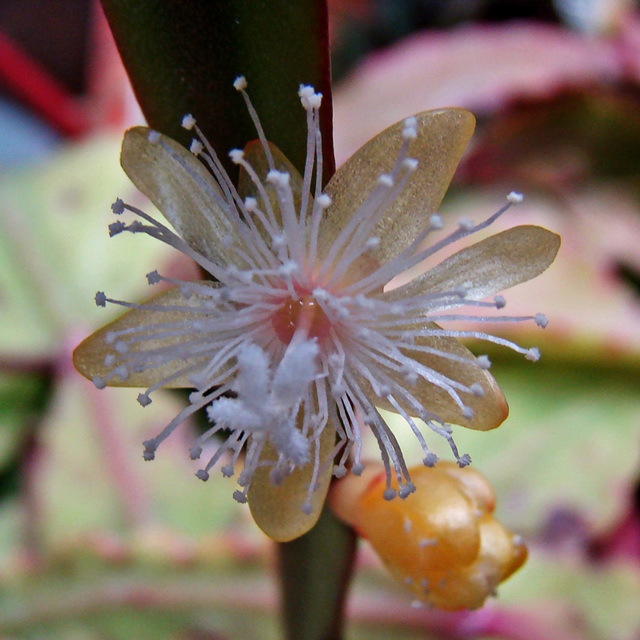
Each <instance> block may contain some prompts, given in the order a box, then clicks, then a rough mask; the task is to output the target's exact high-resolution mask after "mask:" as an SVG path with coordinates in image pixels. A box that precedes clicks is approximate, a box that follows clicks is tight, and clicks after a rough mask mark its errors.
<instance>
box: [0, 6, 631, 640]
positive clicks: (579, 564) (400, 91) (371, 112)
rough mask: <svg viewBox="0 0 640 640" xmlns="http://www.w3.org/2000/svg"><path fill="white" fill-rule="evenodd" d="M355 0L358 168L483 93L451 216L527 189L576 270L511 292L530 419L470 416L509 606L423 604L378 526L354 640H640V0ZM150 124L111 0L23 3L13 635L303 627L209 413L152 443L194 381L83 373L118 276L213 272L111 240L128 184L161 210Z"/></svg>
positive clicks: (8, 133) (516, 402) (341, 147)
mask: <svg viewBox="0 0 640 640" xmlns="http://www.w3.org/2000/svg"><path fill="white" fill-rule="evenodd" d="M330 11H331V33H332V55H333V69H334V79H335V94H334V99H335V104H334V107H335V141H336V154H337V159H338V162H339V163H340V162H342V161H344V160H345V159H346V158H347V157H348V156H349V155H350V154H351V153H352V152H353V151H355V150H356V149H357V148H358V147H359V146H360V145H361V144H362V143H363V142H365V141H366V140H368V139H369V138H370V137H372V136H373V135H375V134H376V133H377V132H379V131H380V130H382V129H383V128H385V127H386V126H388V125H390V124H392V123H394V122H395V121H397V120H399V119H401V118H403V117H406V116H408V115H410V114H412V113H415V112H417V111H421V110H424V109H430V108H438V107H443V106H463V107H467V108H468V109H470V110H471V111H473V112H474V113H475V114H476V115H477V117H478V129H477V133H476V135H475V136H474V138H473V140H472V143H471V145H470V147H469V149H468V152H467V154H466V156H465V158H464V160H463V162H462V164H461V166H460V168H459V171H458V173H457V174H456V177H455V179H454V183H453V185H452V189H451V190H450V193H449V194H448V196H447V198H446V200H445V203H444V205H443V210H442V213H443V216H444V217H445V219H446V220H457V219H458V218H459V217H461V216H463V215H465V216H467V217H470V218H472V219H473V218H476V219H480V218H481V217H483V216H486V215H488V214H490V213H492V212H493V211H494V210H496V209H497V208H498V207H499V206H501V204H502V202H503V201H504V197H505V195H506V194H507V193H508V192H509V191H512V190H516V191H521V192H523V193H524V194H525V196H526V200H525V204H523V205H522V206H520V207H518V208H516V209H514V210H513V212H512V213H510V214H509V216H508V217H507V218H506V219H505V220H504V224H505V225H513V224H520V223H534V224H541V225H543V226H546V227H548V228H549V229H551V230H553V231H556V232H558V233H560V234H561V235H562V238H563V245H562V248H561V252H560V255H559V257H558V259H557V261H556V263H555V264H554V265H553V266H552V268H551V269H550V270H549V271H548V272H547V273H545V274H544V275H543V276H541V277H540V278H539V279H537V280H536V281H534V282H532V283H529V284H526V285H523V286H521V287H520V288H518V289H517V290H514V291H512V292H509V293H508V294H507V296H506V297H507V301H508V305H507V310H508V311H509V313H513V314H514V315H517V314H521V313H527V314H528V313H531V312H533V313H535V312H545V313H546V314H547V316H548V318H549V326H548V327H547V329H545V330H544V331H542V330H540V329H537V328H533V329H532V328H531V327H528V326H525V325H518V326H517V327H514V326H502V325H501V326H498V327H496V331H498V332H500V333H501V334H502V335H505V336H507V337H510V338H513V339H515V340H517V341H518V342H520V343H522V344H524V345H527V346H530V345H534V344H535V345H538V346H539V347H540V349H541V351H542V359H541V360H540V362H538V363H536V364H532V363H529V362H526V361H525V360H524V359H522V358H520V357H515V356H512V355H511V354H508V353H504V352H500V351H495V352H494V351H491V352H490V355H491V358H492V360H493V362H494V365H493V373H494V375H495V376H496V378H497V379H498V380H499V382H500V383H501V385H502V386H503V388H504V390H505V393H506V395H507V398H508V400H509V403H510V406H511V417H510V418H509V419H508V420H507V422H506V423H505V424H504V425H503V426H502V427H500V429H498V430H496V431H494V432H490V433H472V432H466V431H464V430H456V439H457V441H458V444H459V445H460V447H461V448H462V449H464V450H465V451H468V452H469V453H471V455H472V458H473V461H474V464H475V465H476V466H477V468H478V469H480V470H481V471H482V472H483V473H484V474H485V475H486V476H487V477H488V478H489V479H490V480H491V482H492V484H493V485H494V487H495V490H496V493H497V496H498V516H499V517H500V519H501V520H502V521H503V522H504V523H505V524H507V525H508V526H509V527H510V528H512V529H513V530H515V531H517V532H519V533H520V534H522V535H523V536H524V537H525V539H526V541H527V544H528V545H529V548H530V550H531V557H530V560H529V563H528V564H527V565H526V566H525V568H524V569H523V570H521V571H520V572H519V573H518V574H517V575H516V576H514V577H513V578H512V579H511V580H509V581H508V582H507V583H505V584H504V585H503V586H502V587H501V588H500V592H499V594H498V598H497V599H494V600H491V601H490V603H489V604H488V605H487V606H486V607H485V608H484V609H482V610H480V611H476V612H469V613H463V614H442V613H438V612H436V611H429V610H426V609H420V610H417V609H413V608H411V606H410V601H411V596H410V595H409V594H405V593H404V592H402V589H401V587H400V586H398V585H397V584H396V583H394V582H393V581H392V580H391V578H390V577H389V576H388V575H387V574H386V573H385V571H384V569H383V568H382V567H381V566H380V565H379V562H378V561H377V560H376V558H375V557H374V554H373V553H372V552H371V551H370V550H369V549H368V547H367V546H366V544H362V545H361V550H360V555H359V561H358V565H357V575H356V580H355V588H354V590H353V593H352V597H351V601H350V606H349V618H350V628H349V638H354V639H358V640H359V639H363V640H364V639H369V638H370V639H381V638H385V639H391V640H393V639H395V638H398V639H404V638H418V637H420V638H425V637H426V638H482V639H489V638H508V639H514V640H519V639H522V640H546V639H548V638H554V639H555V640H637V639H638V638H640V609H639V607H638V602H639V601H640V515H639V514H640V485H639V478H640V179H639V178H640V13H639V9H638V5H637V3H635V2H632V1H631V0H609V1H607V0H555V1H551V0H549V1H536V0H467V1H465V2H457V1H444V0H351V1H346V0H343V1H340V0H333V1H332V2H330ZM239 71H241V70H239ZM292 90H295V87H292ZM140 122H142V116H141V115H140V112H139V110H138V109H137V106H136V103H135V100H134V98H133V96H132V93H131V91H130V89H129V87H128V84H127V80H126V75H125V73H124V71H123V69H122V67H121V65H120V62H119V58H118V55H117V52H116V51H115V48H114V45H113V43H112V41H111V37H110V34H109V31H108V28H107V26H106V23H105V21H104V18H103V17H102V14H101V11H100V8H99V5H98V4H97V3H95V2H92V1H89V0H0V638H7V639H23V638H38V639H46V640H49V639H52V640H53V639H57V638H60V639H65V640H66V639H71V640H75V639H77V640H85V639H87V640H89V639H91V640H93V639H94V638H95V639H122V640H128V639H133V638H156V639H161V638H166V639H176V640H177V639H180V640H214V639H215V640H221V639H230V640H235V639H244V638H256V639H257V640H262V639H265V640H267V639H271V638H277V637H279V633H280V632H279V628H278V623H277V617H276V606H277V597H278V596H277V587H276V582H275V580H274V578H273V574H274V571H273V570H274V563H275V559H274V557H273V549H272V547H271V545H270V544H269V543H268V541H267V540H266V539H265V538H264V537H263V536H262V534H260V533H259V532H258V531H257V529H256V527H255V526H254V525H253V524H252V522H251V520H250V518H249V516H248V513H247V510H246V509H245V508H243V507H241V506H239V505H237V504H236V503H234V502H233V500H232V499H231V493H232V490H233V486H232V481H230V480H224V479H222V478H215V479H214V480H212V481H211V482H208V483H206V484H204V483H201V482H198V481H197V480H196V479H195V478H194V477H193V473H194V472H195V470H196V468H195V467H194V466H193V464H192V463H191V461H190V460H189V459H188V455H187V451H188V446H189V444H188V443H189V428H190V427H189V425H186V427H185V428H183V429H182V431H181V436H178V437H175V438H172V439H170V440H169V441H167V442H166V444H165V445H163V450H161V451H160V452H159V454H158V457H157V460H156V461H155V462H154V463H153V464H144V463H143V462H142V458H141V455H140V454H141V451H142V449H141V445H140V443H141V442H142V440H144V439H145V438H147V437H149V435H150V434H155V433H157V432H158V431H159V430H160V429H161V428H162V426H163V425H164V424H166V422H167V421H168V420H169V419H170V418H171V417H172V416H173V415H174V413H175V412H176V411H177V407H179V406H180V402H181V400H180V398H179V397H178V396H175V395H171V394H169V393H167V394H166V395H165V396H163V397H162V398H160V399H158V401H155V402H154V403H153V405H151V406H150V407H148V408H146V409H144V410H143V409H142V408H141V407H140V406H139V405H138V404H137V403H136V402H135V397H136V395H137V391H135V390H104V391H102V392H98V391H96V390H95V389H94V388H93V386H92V385H91V384H90V383H88V382H87V381H85V380H84V379H83V378H81V377H80V376H79V375H78V374H76V373H75V372H74V370H73V369H72V367H71V364H70V353H71V350H72V348H73V346H74V345H75V344H77V343H78V342H79V340H80V339H81V338H82V337H84V336H85V335H87V334H88V333H89V332H90V331H91V330H93V329H95V328H97V327H98V326H99V325H101V324H103V323H104V322H105V321H106V320H108V319H109V312H108V311H107V310H104V309H96V307H95V305H94V304H93V295H94V293H95V291H96V290H105V291H107V293H108V294H111V295H113V296H114V297H119V298H123V299H138V298H141V297H142V296H144V295H145V294H146V281H145V278H144V274H145V273H147V272H148V271H150V270H152V269H154V268H156V267H161V268H163V269H164V271H165V272H170V273H173V274H176V275H182V276H185V277H188V276H189V274H190V272H191V267H190V265H188V264H185V262H184V261H182V260H181V259H179V258H178V257H176V256H175V255H173V254H171V253H170V252H167V251H165V250H164V249H163V248H162V247H159V246H156V245H154V243H153V242H151V241H149V242H145V240H149V239H148V238H138V237H136V238H127V237H120V236H118V237H117V238H114V239H113V240H109V239H108V234H107V224H108V223H109V222H110V215H109V213H110V209H109V205H110V204H111V202H112V201H113V200H114V199H115V197H116V196H119V197H122V198H123V199H125V200H127V201H129V202H143V200H142V198H141V196H140V195H138V194H136V193H135V192H134V190H133V188H132V187H131V185H130V184H129V183H128V181H127V179H126V177H125V176H124V174H123V173H122V171H121V170H120V168H119V165H118V152H119V145H120V141H121V137H122V132H123V130H124V129H125V128H126V127H128V126H131V125H132V124H137V123H140ZM267 134H268V132H267ZM481 349H482V351H480V352H484V351H486V346H482V347H481ZM480 352H479V353H480ZM458 431H459V433H458ZM181 437H182V439H181ZM439 452H440V453H442V455H443V456H445V455H447V454H446V451H444V449H442V450H441V451H439Z"/></svg>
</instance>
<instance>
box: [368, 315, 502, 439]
mask: <svg viewBox="0 0 640 640" xmlns="http://www.w3.org/2000/svg"><path fill="white" fill-rule="evenodd" d="M421 328H422V329H439V327H438V325H436V324H435V323H433V322H429V323H423V324H421V325H419V324H416V325H413V326H408V327H407V330H408V331H413V330H419V329H421ZM415 344H416V345H418V346H425V347H430V348H431V349H437V350H438V351H441V352H445V353H449V354H451V355H454V356H457V357H458V358H463V359H464V360H465V361H464V362H459V361H457V360H450V359H447V358H443V357H441V356H437V355H434V354H431V353H424V352H421V351H409V350H406V349H403V351H404V352H405V353H406V354H407V355H408V356H409V357H410V358H412V359H413V360H415V361H416V362H419V363H420V364H422V365H424V366H425V367H428V368H430V369H432V370H434V371H437V372H438V373H440V374H441V375H443V376H445V377H446V378H449V379H451V380H455V381H457V382H460V383H462V384H464V385H466V386H468V387H470V386H471V385H473V384H479V385H480V386H481V387H482V389H483V391H484V395H483V396H481V397H478V396H475V395H474V394H472V393H462V392H458V393H459V395H460V398H461V399H462V401H463V403H464V404H465V405H466V406H468V407H470V408H471V409H472V410H473V417H472V418H471V419H468V418H465V417H464V416H463V415H462V410H461V409H460V407H459V406H458V404H457V403H456V402H455V401H454V399H453V398H452V397H451V395H449V393H447V392H446V391H445V390H444V389H441V388H440V387H439V386H438V385H436V384H434V383H431V382H427V381H425V380H423V379H422V378H420V379H419V380H418V382H417V383H416V384H415V385H409V383H408V382H406V380H405V379H404V376H403V375H402V374H401V373H399V372H397V371H393V370H391V369H386V370H385V371H386V373H387V374H388V375H389V377H391V378H392V379H393V380H394V381H395V382H396V383H397V384H399V385H400V386H402V387H405V388H406V389H407V390H408V391H409V392H410V393H411V394H412V395H413V396H414V397H415V398H416V399H417V400H418V401H419V402H420V404H421V405H422V406H423V407H424V409H425V410H426V411H428V412H429V413H432V414H434V415H436V416H438V417H439V418H440V419H441V420H443V421H444V422H449V423H452V424H458V425H461V426H463V427H467V428H469V429H474V430H477V431H488V430H490V429H495V428H496V427H498V426H500V425H501V424H502V423H503V422H504V421H505V419H506V418H507V416H508V415H509V406H508V405H507V401H506V399H505V397H504V394H503V393H502V390H501V389H500V387H499V386H498V383H497V382H496V381H495V379H494V377H493V376H492V375H491V374H490V373H489V372H488V371H486V370H485V369H483V368H482V367H480V365H479V364H478V363H477V360H476V357H475V356H474V355H473V353H471V351H469V349H467V348H466V347H465V346H464V345H463V344H461V343H460V342H458V340H456V339H455V338H449V337H445V336H433V337H424V336H418V337H416V339H415ZM359 382H360V384H361V385H362V387H363V388H364V389H365V390H368V395H369V398H370V399H371V400H372V401H373V403H374V404H376V405H378V406H380V407H382V408H383V409H387V410H388V411H394V408H393V406H392V405H391V404H390V403H389V402H387V401H385V400H383V399H382V398H378V397H377V396H375V395H374V394H373V390H371V388H370V386H369V384H368V383H367V382H366V381H365V380H364V379H363V378H359ZM397 400H398V401H399V402H400V404H401V406H402V408H403V409H404V410H405V411H406V412H407V413H408V414H409V415H415V414H416V411H415V410H414V409H412V408H411V406H410V405H409V404H408V403H404V402H402V401H401V398H399V397H398V398H397Z"/></svg>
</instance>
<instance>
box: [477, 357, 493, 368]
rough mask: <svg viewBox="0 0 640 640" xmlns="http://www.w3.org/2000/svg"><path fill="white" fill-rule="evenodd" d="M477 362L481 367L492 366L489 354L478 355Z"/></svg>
mask: <svg viewBox="0 0 640 640" xmlns="http://www.w3.org/2000/svg"><path fill="white" fill-rule="evenodd" d="M476 362H477V363H478V366H479V367H480V368H481V369H490V368H491V360H489V356H478V357H477V358H476Z"/></svg>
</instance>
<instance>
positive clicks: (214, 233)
mask: <svg viewBox="0 0 640 640" xmlns="http://www.w3.org/2000/svg"><path fill="white" fill-rule="evenodd" d="M150 133H151V130H150V129H147V128H146V127H135V128H133V129H129V130H128V131H127V132H126V133H125V135H124V140H123V142H122V151H121V154H120V164H121V165H122V168H123V169H124V170H125V173H126V174H127V175H128V176H129V178H131V181H132V182H133V183H134V184H135V185H136V187H137V188H138V189H139V190H140V191H142V193H144V194H145V195H146V196H147V197H148V198H149V200H151V202H153V204H154V205H155V206H156V207H157V208H158V209H159V210H160V211H161V212H162V213H163V214H164V216H165V218H167V220H168V221H169V222H170V223H171V224H172V225H173V227H174V228H175V230H176V231H177V232H178V235H180V236H181V237H182V238H183V239H184V240H185V242H186V243H187V244H188V245H189V246H190V247H191V248H192V249H194V250H195V251H197V252H198V253H200V254H202V255H203V256H205V257H206V258H208V259H209V260H211V261H212V262H214V263H216V264H218V265H220V266H222V267H224V266H227V265H228V264H230V263H235V264H236V266H241V265H239V264H238V259H237V257H236V256H235V254H231V253H230V251H229V249H227V248H226V247H224V246H223V243H222V242H221V239H222V238H229V237H230V238H231V239H232V241H233V243H234V244H236V241H238V242H240V240H239V236H238V234H237V233H236V230H235V228H234V227H233V225H232V223H231V221H230V219H229V216H228V215H227V214H226V213H225V212H224V211H223V209H222V208H221V206H220V205H219V204H218V202H220V201H221V199H222V198H223V195H222V190H221V189H220V187H219V186H218V184H217V183H216V182H215V180H214V179H213V176H212V175H211V174H210V173H209V171H207V169H206V168H205V166H204V165H203V164H202V162H200V161H199V160H198V159H197V158H196V157H195V156H194V155H193V154H192V153H191V152H190V151H187V149H185V148H184V147H183V146H181V145H179V144H178V143H177V142H175V141H174V140H171V138H167V137H166V136H163V135H160V137H159V139H158V140H157V141H156V142H151V141H150V140H149V134H150ZM153 133H154V134H155V133H156V132H153ZM158 135H159V134H158ZM228 244H230V243H227V245H228ZM232 255H233V258H232V257H231V256H232Z"/></svg>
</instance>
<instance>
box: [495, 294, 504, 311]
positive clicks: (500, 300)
mask: <svg viewBox="0 0 640 640" xmlns="http://www.w3.org/2000/svg"><path fill="white" fill-rule="evenodd" d="M493 301H494V302H495V303H496V309H502V308H503V307H505V306H506V304H507V301H506V300H505V297H504V296H495V298H494V299H493Z"/></svg>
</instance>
